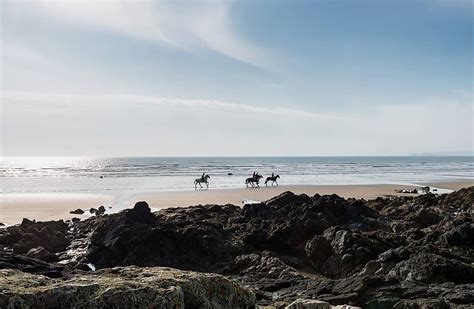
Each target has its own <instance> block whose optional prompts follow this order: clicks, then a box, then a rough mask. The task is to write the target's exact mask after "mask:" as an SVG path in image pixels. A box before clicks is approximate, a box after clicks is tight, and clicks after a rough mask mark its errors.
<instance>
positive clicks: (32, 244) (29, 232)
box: [0, 219, 70, 254]
mask: <svg viewBox="0 0 474 309" xmlns="http://www.w3.org/2000/svg"><path fill="white" fill-rule="evenodd" d="M67 231H68V225H67V223H65V222H64V221H63V220H60V221H45V222H36V221H30V220H28V219H23V221H22V223H21V224H20V225H14V226H10V227H8V228H5V229H4V231H3V233H2V234H0V243H1V244H3V245H5V246H9V247H11V248H12V249H13V252H15V253H17V254H26V253H27V252H28V251H29V250H30V249H33V248H36V247H43V248H44V249H46V250H47V251H49V252H52V253H56V252H61V251H64V250H65V249H66V247H67V246H68V245H69V243H70V240H69V239H68V238H67V237H66V234H67Z"/></svg>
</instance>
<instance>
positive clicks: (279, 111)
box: [0, 91, 354, 120]
mask: <svg viewBox="0 0 474 309" xmlns="http://www.w3.org/2000/svg"><path fill="white" fill-rule="evenodd" d="M0 98H1V99H2V100H14V101H17V102H26V103H28V104H50V105H58V106H65V107H67V106H70V105H93V106H97V105H98V104H104V105H108V104H113V105H117V104H134V105H137V104H151V105H159V106H168V107H186V108H195V109H205V110H217V111H225V112H243V113H253V114H266V115H276V116H283V117H297V118H305V119H328V120H354V118H350V117H347V116H342V115H337V114H324V113H315V112H310V111H305V110H298V109H292V108H288V107H281V106H273V107H271V108H267V107H258V106H252V105H247V104H237V103H231V102H222V101H218V100H192V99H175V98H162V97H157V96H143V95H127V94H119V95H76V94H50V93H30V92H14V91H3V92H0Z"/></svg>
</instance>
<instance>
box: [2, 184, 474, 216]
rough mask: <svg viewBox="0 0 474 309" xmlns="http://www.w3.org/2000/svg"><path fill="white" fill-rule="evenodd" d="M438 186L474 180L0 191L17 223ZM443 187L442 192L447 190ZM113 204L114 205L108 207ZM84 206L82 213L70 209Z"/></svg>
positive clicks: (450, 187)
mask: <svg viewBox="0 0 474 309" xmlns="http://www.w3.org/2000/svg"><path fill="white" fill-rule="evenodd" d="M425 185H428V186H430V187H435V188H439V189H447V190H459V189H461V188H464V187H470V186H474V180H453V181H443V182H430V183H425V184H417V185H397V184H369V185H367V184H363V185H280V186H273V187H272V186H268V187H265V186H262V187H260V188H237V189H212V188H211V189H210V190H196V191H194V190H193V191H168V192H149V193H138V194H134V195H131V196H130V197H128V198H127V203H126V206H125V207H118V206H117V205H116V204H117V203H116V199H115V197H114V196H113V195H105V194H89V193H21V194H0V222H1V223H4V224H6V225H14V224H18V223H20V222H21V220H22V219H23V218H28V219H36V220H38V221H47V220H59V219H64V220H67V219H71V218H73V217H77V218H81V219H86V218H88V217H89V216H90V215H89V209H90V208H92V207H94V208H98V207H99V206H101V205H104V206H105V208H106V209H107V211H106V214H107V213H113V212H118V211H121V210H123V209H126V208H129V207H132V206H133V205H134V204H135V203H136V202H138V201H146V202H147V203H148V204H149V205H150V207H151V208H152V209H154V210H158V209H162V208H171V207H186V206H192V205H199V204H219V205H223V204H234V205H238V206H243V205H244V203H245V201H247V202H258V201H265V200H267V199H269V198H272V197H274V196H276V195H279V194H281V193H283V192H285V191H292V192H294V193H295V194H302V193H304V194H307V195H310V196H312V195H314V194H320V195H324V194H337V195H339V196H341V197H344V198H359V199H360V198H363V199H373V198H376V197H383V196H387V195H403V196H413V195H414V194H403V193H396V192H395V190H400V189H407V188H413V187H416V186H425ZM445 192H446V191H445V190H440V192H439V193H440V194H442V193H445ZM109 207H112V209H109ZM77 208H81V209H82V210H84V211H85V213H84V214H83V215H74V214H70V213H69V212H70V211H72V210H75V209H77Z"/></svg>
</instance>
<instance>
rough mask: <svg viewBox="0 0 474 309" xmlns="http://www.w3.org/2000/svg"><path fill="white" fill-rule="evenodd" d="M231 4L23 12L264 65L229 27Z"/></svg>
mask: <svg viewBox="0 0 474 309" xmlns="http://www.w3.org/2000/svg"><path fill="white" fill-rule="evenodd" d="M231 7H232V2H231V1H209V2H201V1H199V2H162V1H123V0H108V1H107V0H105V1H104V0H102V1H92V0H91V1H81V2H73V1H49V0H37V1H35V2H33V3H30V4H29V8H30V9H31V8H33V9H36V10H37V11H39V12H41V13H43V14H47V16H50V17H52V18H55V19H58V20H62V21H64V22H67V23H69V24H73V25H75V26H81V27H84V28H89V29H91V30H99V31H104V30H105V31H111V32H114V33H116V34H121V35H125V36H130V37H134V38H138V39H142V40H146V41H149V42H153V43H157V44H163V45H166V46H169V47H172V48H178V49H182V50H186V51H190V52H191V51H192V50H193V49H194V48H199V47H200V48H206V49H210V50H212V51H214V52H217V53H220V54H222V55H225V56H227V57H230V58H232V59H235V60H238V61H241V62H244V63H248V64H251V65H254V66H257V67H264V66H265V64H264V61H263V57H262V56H261V55H263V51H262V49H261V48H260V47H258V46H256V45H255V44H252V43H251V42H249V41H247V40H245V39H244V38H243V37H242V36H240V35H239V34H238V33H237V31H236V30H235V29H234V28H233V27H232V22H231V16H230V11H231Z"/></svg>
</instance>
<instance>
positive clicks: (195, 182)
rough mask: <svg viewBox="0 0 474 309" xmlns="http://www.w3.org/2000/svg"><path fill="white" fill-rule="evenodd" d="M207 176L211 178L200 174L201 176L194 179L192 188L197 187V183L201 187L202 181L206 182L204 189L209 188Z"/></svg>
mask: <svg viewBox="0 0 474 309" xmlns="http://www.w3.org/2000/svg"><path fill="white" fill-rule="evenodd" d="M209 178H211V176H209V175H204V174H202V176H201V178H198V179H196V180H194V189H197V185H199V187H201V189H202V185H201V184H202V183H204V184H206V189H209V181H208V180H209Z"/></svg>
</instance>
